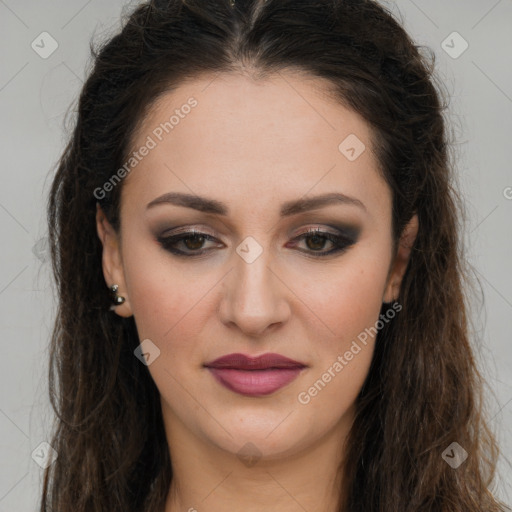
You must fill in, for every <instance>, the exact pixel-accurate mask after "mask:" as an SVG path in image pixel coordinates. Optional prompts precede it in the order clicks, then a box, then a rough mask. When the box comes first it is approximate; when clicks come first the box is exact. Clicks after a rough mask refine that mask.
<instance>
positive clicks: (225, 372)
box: [208, 368, 304, 396]
mask: <svg viewBox="0 0 512 512" xmlns="http://www.w3.org/2000/svg"><path fill="white" fill-rule="evenodd" d="M303 369H304V368H282V369H278V368H273V369H269V370H235V369H232V368H208V370H210V372H211V373H212V374H213V376H214V377H215V378H216V379H217V381H218V382H220V383H221V384H222V385H223V386H225V387H226V388H228V389H230V390H231V391H234V392H235V393H239V394H240V395H246V396H265V395H270V394H271V393H274V392H275V391H277V390H278V389H281V388H282V387H284V386H286V385H287V384H289V383H290V382H292V381H293V380H295V379H296V378H297V377H298V376H299V373H300V372H301V371H302V370H303Z"/></svg>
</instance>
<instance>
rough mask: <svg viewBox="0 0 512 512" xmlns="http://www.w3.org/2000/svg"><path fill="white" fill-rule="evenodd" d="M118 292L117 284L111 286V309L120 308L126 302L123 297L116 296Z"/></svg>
mask: <svg viewBox="0 0 512 512" xmlns="http://www.w3.org/2000/svg"><path fill="white" fill-rule="evenodd" d="M118 290H119V286H118V285H117V284H113V285H112V286H111V287H110V293H111V294H112V303H113V304H114V306H112V307H115V306H120V305H121V304H123V303H124V301H125V300H126V299H125V298H124V297H122V296H121V295H118V294H117V291H118Z"/></svg>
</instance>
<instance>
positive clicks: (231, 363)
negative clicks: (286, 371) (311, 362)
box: [204, 353, 306, 370]
mask: <svg viewBox="0 0 512 512" xmlns="http://www.w3.org/2000/svg"><path fill="white" fill-rule="evenodd" d="M204 366H205V367H207V368H224V369H226V368H231V369H237V370H265V369H269V368H277V369H279V368H305V367H306V365H305V364H303V363H300V362H298V361H294V360H293V359H290V358H288V357H285V356H282V355H280V354H270V353H268V354H262V355H261V356H257V357H251V356H246V355H245V354H228V355H225V356H222V357H219V358H218V359H215V360H214V361H211V362H209V363H206V364H205V365H204Z"/></svg>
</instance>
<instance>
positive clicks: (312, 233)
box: [158, 229, 356, 258]
mask: <svg viewBox="0 0 512 512" xmlns="http://www.w3.org/2000/svg"><path fill="white" fill-rule="evenodd" d="M314 237H318V238H323V239H325V240H328V241H330V242H332V243H333V244H334V246H335V247H334V249H331V250H330V251H327V252H319V251H311V250H310V251H309V253H310V255H312V256H313V257H314V258H324V257H327V256H331V255H333V254H336V253H341V252H344V251H345V250H346V249H348V248H349V247H350V246H351V245H353V244H354V243H355V242H356V240H352V239H350V238H348V237H346V236H341V235H335V234H334V233H329V232H327V231H322V230H320V229H311V230H308V231H306V232H305V233H302V234H301V235H299V236H297V237H295V238H294V240H305V239H308V238H314ZM194 238H204V241H205V242H206V241H215V238H214V237H212V236H210V235H208V234H206V233H201V232H200V231H195V230H192V231H188V232H185V233H180V234H179V235H173V236H168V237H159V238H158V241H159V242H160V244H161V245H162V247H163V248H164V249H165V250H166V251H168V252H170V253H172V254H174V255H175V256H179V257H184V258H195V257H199V256H202V255H203V254H205V253H207V252H209V249H204V250H202V251H200V252H193V253H186V252H184V251H180V250H179V249H176V248H175V247H174V246H175V245H176V244H178V243H179V242H181V241H183V240H188V239H194ZM189 250H191V249H189ZM300 252H308V251H300Z"/></svg>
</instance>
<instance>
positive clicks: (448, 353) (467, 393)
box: [40, 0, 506, 512]
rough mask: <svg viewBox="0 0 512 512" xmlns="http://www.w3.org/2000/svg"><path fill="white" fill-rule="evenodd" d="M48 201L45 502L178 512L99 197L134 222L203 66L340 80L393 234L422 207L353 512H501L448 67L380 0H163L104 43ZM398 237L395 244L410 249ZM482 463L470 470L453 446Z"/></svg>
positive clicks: (351, 499)
mask: <svg viewBox="0 0 512 512" xmlns="http://www.w3.org/2000/svg"><path fill="white" fill-rule="evenodd" d="M94 59H95V60H94V68H93V70H92V72H91V73H90V76H89V77H88V79H87V81H86V83H85V85H84V87H83V90H82V92H81V95H80V99H79V105H78V113H77V118H76V125H75V128H74V132H73V134H72V137H71V140H70V142H69V144H68V146H67V148H66V150H65V152H64V154H63V156H62V158H61V161H60V163H59V166H58V169H57V172H56V175H55V178H54V181H53V185H52V188H51V192H50V196H49V201H48V225H49V237H50V245H51V254H52V267H53V271H54V276H55V280H56V283H57V289H58V298H59V309H58V312H57V317H56V321H55V327H54V331H53V334H52V340H51V359H50V374H49V379H50V398H51V403H52V406H53V408H54V410H55V414H56V423H55V428H54V433H53V438H52V440H51V445H52V447H53V448H54V449H55V450H56V451H57V453H58V458H57V459H56V460H55V461H54V462H53V464H52V465H51V466H50V467H49V468H48V469H47V470H46V472H45V479H44V488H43V494H42V501H41V509H40V510H41V512H50V511H51V512H69V511H71V510H72V511H73V512H86V511H87V512H100V511H101V512H104V511H105V510H112V511H114V510H116V511H117V510H119V511H121V510H122V511H123V512H153V511H154V512H162V510H163V507H164V504H165V498H166V495H167V492H168V490H169V487H170V482H171V480H172V471H171V461H170V455H169V450H168V446H167V441H166V437H165V431H164V428H163V420H162V414H161V407H160V401H159V393H158V389H157V388H156V386H155V384H154V382H153V380H152V379H151V376H150V374H149V372H148V370H147V368H146V367H145V366H144V365H142V364H140V361H139V360H138V359H137V358H136V357H134V354H133V351H134V349H135V348H136V347H137V346H138V344H139V343H140V341H139V338H138V335H137V331H136V328H135V323H134V319H133V317H132V318H128V319H125V318H121V317H119V316H117V315H115V314H113V313H112V312H111V311H109V306H110V302H109V294H108V290H107V287H106V284H105V281H104V277H103V273H102V266H101V254H102V247H101V243H100V240H99V238H98V236H97V233H96V222H95V213H96V203H97V202H99V203H100V204H101V206H102V208H103V210H104V211H105V213H106V215H107V218H108V220H109V221H110V223H111V224H112V225H113V226H114V228H115V229H119V197H120V189H121V187H122V183H121V184H120V185H119V186H117V187H114V188H113V190H112V191H111V192H109V193H106V194H105V195H104V196H103V197H101V199H98V198H97V197H96V195H95V193H94V191H95V190H97V189H98V188H101V187H102V186H103V184H104V183H105V182H107V181H108V180H109V179H110V178H111V177H112V175H113V174H114V173H115V172H116V170H118V169H119V168H120V167H121V166H122V165H123V162H125V161H126V156H127V155H128V154H129V152H130V149H131V148H130V141H131V140H132V137H133V134H134V133H135V131H136V129H137V127H138V126H139V123H140V121H141V119H143V117H144V115H145V114H146V113H147V112H148V109H149V108H150V107H151V105H152V104H153V102H154V101H155V100H156V99H157V98H158V97H159V95H161V94H162V93H164V92H165V91H167V90H170V89H171V88H174V87H176V86H177V85H179V84H180V83H181V82H183V81H184V80H185V79H188V78H193V77H195V76H198V75H199V74H200V73H217V72H229V71H246V72H247V71H248V72H250V73H252V75H253V76H254V77H258V78H262V77H265V76H267V75H270V74H272V73H275V72H279V71H280V70H285V69H296V70H301V71H306V72H307V73H309V74H310V75H312V76H315V77H321V78H323V79H326V80H327V81H328V82H329V83H330V84H332V85H333V86H334V90H335V94H336V98H337V101H339V102H341V103H343V104H344V105H346V106H348V107H349V108H351V109H353V110H354V111H356V112H358V113H359V114H360V115H361V116H362V117H363V118H364V119H365V120H366V121H367V122H368V123H369V125H370V126H371V128H372V130H373V146H374V150H375V152H376V155H377V157H378V161H379V164H380V167H381V170H382V173H383V175H384V177H385V179H386V181H387V183H388V184H389V186H390V188H391V190H392V193H393V215H392V219H393V237H394V243H395V244H396V243H397V240H398V239H399V236H400V234H401V232H402V229H403V228H404V226H405V225H406V224H407V222H408V221H409V220H410V218H411V217H412V216H413V214H414V213H417V215H418V218H419V233H418V236H417V239H416V242H415V244H414V247H413V250H412V254H411V259H410V262H409V266H408V268H407V272H406V274H405V276H404V279H403V282H402V286H401V290H400V303H401V304H402V310H401V312H400V314H399V315H398V316H397V317H396V319H395V320H394V321H393V322H389V323H387V324H386V326H385V327H384V328H383V329H381V330H380V331H379V334H378V337H377V343H376V348H375V353H374V357H373V360H372V364H371V368H370V372H369V375H368V378H367V379H366V382H365V383H364V386H363V388H362V389H361V392H360V395H359V397H358V401H357V414H356V419H355V422H354V424H353V428H352V430H351V432H350V436H349V440H348V443H347V458H346V461H345V463H344V465H343V466H342V465H341V463H340V472H341V471H344V473H345V478H344V480H343V482H344V483H343V492H341V491H342V490H341V489H340V495H344V496H345V497H346V499H345V500H344V502H343V503H340V504H339V510H340V512H341V511H350V512H390V511H395V510H399V511H401V512H408V511H409V512H412V511H414V512H419V511H422V512H443V511H450V512H457V511H460V512H462V511H464V512H482V511H486V512H491V511H503V510H506V505H504V504H500V503H499V502H498V501H497V500H496V499H495V498H494V497H493V495H492V493H491V490H490V486H491V484H492V482H493V478H494V472H495V466H496V460H497V456H498V449H497V445H496V441H495V439H494V437H493V435H492V433H491V432H490V430H489V428H488V426H487V424H486V422H485V420H484V417H483V413H482V411H483V406H484V401H483V400H482V389H483V380H482V377H481V375H480V373H479V372H478V370H477V367H476V364H475V359H474V356H473V352H472V348H471V346H470V342H469V331H468V323H469V320H468V313H467V311H468V306H467V304H466V302H465V301H466V298H465V295H464V283H465V280H466V281H467V282H469V279H468V277H469V272H468V267H467V263H466V262H465V260H464V258H463V256H462V252H463V251H462V249H463V247H462V244H461V242H460V239H459V235H460V232H461V223H460V219H461V215H462V210H463V209H462V208H461V203H462V201H461V199H460V197H459V196H458V193H457V191H456V189H455V187H454V186H453V183H454V176H452V174H453V165H452V164H451V163H450V161H451V157H450V151H449V146H448V136H447V130H446V126H445V124H446V123H445V118H444V113H445V111H446V107H447V105H446V104H445V103H446V102H443V99H442V98H443V94H442V86H440V85H439V83H438V79H437V78H436V75H435V72H434V61H435V59H434V58H433V57H432V55H431V54H428V52H427V51H423V49H422V48H420V47H417V46H416V45H415V44H414V42H413V41H412V40H411V38H410V37H409V36H408V34H407V33H406V32H405V30H404V29H403V28H402V26H401V24H400V23H399V22H398V21H397V20H396V19H395V18H394V16H393V15H392V14H391V13H390V12H388V11H387V10H386V9H385V8H384V7H382V6H381V5H379V4H378V3H377V2H375V1H372V0H266V1H259V0H236V1H235V2H234V3H233V2H230V0H216V1H215V2H212V1H209V0H166V1H163V0H158V1H153V2H151V3H146V4H143V5H141V6H139V7H137V8H136V9H135V10H134V12H133V13H132V14H131V16H129V18H128V19H127V21H126V22H125V23H124V26H123V28H122V31H121V32H120V33H118V34H117V35H115V36H114V37H112V38H111V39H110V40H109V41H108V42H107V43H106V44H104V45H103V46H102V47H101V48H100V49H99V50H98V51H96V52H95V53H94ZM395 247H396V245H395ZM453 442H456V443H458V445H460V446H461V447H462V448H463V449H464V450H465V452H467V454H468V457H467V459H466V460H465V461H464V462H463V463H462V464H461V465H460V466H459V467H458V468H456V469H455V468H453V467H452V466H451V465H450V464H448V463H447V462H445V460H443V453H444V452H445V450H446V449H447V448H448V447H449V446H450V445H451V444H452V443H453Z"/></svg>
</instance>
